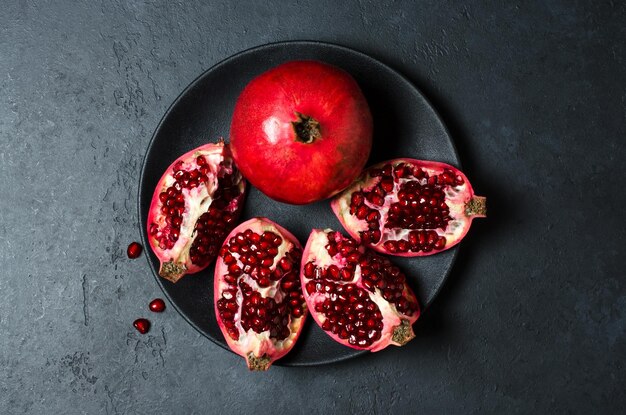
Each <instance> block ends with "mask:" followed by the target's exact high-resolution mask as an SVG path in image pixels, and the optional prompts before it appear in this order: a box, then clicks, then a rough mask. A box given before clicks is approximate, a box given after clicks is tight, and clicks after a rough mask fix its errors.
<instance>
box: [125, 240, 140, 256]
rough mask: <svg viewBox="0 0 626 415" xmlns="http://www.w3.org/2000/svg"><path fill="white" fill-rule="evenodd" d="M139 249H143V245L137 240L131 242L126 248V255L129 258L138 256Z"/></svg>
mask: <svg viewBox="0 0 626 415" xmlns="http://www.w3.org/2000/svg"><path fill="white" fill-rule="evenodd" d="M141 251H143V247H142V246H141V245H140V244H139V243H138V242H131V243H130V244H129V245H128V248H126V255H128V257H129V258H130V259H135V258H139V256H140V255H141Z"/></svg>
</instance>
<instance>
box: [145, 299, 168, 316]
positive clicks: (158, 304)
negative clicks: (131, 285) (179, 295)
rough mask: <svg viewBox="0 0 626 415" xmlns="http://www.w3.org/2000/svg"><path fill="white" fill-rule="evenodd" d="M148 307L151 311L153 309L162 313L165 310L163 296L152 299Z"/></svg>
mask: <svg viewBox="0 0 626 415" xmlns="http://www.w3.org/2000/svg"><path fill="white" fill-rule="evenodd" d="M148 308H149V309H150V311H153V312H155V313H162V312H163V311H164V310H165V301H163V300H162V299H161V298H155V299H154V300H152V301H150V304H149V305H148Z"/></svg>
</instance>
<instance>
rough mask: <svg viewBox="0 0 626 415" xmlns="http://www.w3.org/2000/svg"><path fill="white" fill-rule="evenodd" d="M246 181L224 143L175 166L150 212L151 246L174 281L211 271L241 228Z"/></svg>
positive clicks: (162, 271)
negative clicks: (230, 234)
mask: <svg viewBox="0 0 626 415" xmlns="http://www.w3.org/2000/svg"><path fill="white" fill-rule="evenodd" d="M244 192H245V181H244V180H243V179H242V177H241V174H240V173H239V171H238V170H237V168H236V167H235V165H234V164H233V160H232V158H231V155H230V150H229V148H228V146H226V145H225V144H224V142H223V141H221V142H219V143H217V144H206V145H203V146H201V147H198V148H196V149H194V150H191V151H190V152H188V153H186V154H183V155H182V156H181V157H179V158H178V159H177V160H176V161H175V162H174V163H172V164H171V165H170V166H169V167H168V168H167V170H166V171H165V173H164V174H163V176H162V177H161V180H159V183H158V184H157V186H156V189H155V191H154V196H153V197H152V203H151V205H150V211H149V213H148V241H149V242H150V247H151V248H152V251H153V252H154V253H155V254H156V256H157V257H158V258H159V260H160V261H161V267H160V270H159V274H160V275H161V276H162V277H163V278H165V279H168V280H170V281H172V282H176V281H178V280H179V279H180V278H181V277H182V276H183V275H185V274H193V273H196V272H198V271H201V270H203V269H204V268H206V267H207V266H208V265H209V264H210V263H211V262H213V260H214V259H215V257H216V256H217V253H218V251H219V249H220V246H221V244H222V242H223V241H224V237H225V236H226V235H227V234H228V232H230V231H231V229H233V228H234V227H235V223H236V220H237V218H238V217H239V213H240V212H241V208H242V205H243V201H244Z"/></svg>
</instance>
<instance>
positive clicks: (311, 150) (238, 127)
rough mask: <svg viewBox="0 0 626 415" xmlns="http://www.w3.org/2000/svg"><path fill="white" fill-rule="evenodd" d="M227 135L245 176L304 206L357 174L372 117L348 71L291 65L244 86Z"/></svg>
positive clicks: (368, 142) (301, 63) (365, 154)
mask: <svg viewBox="0 0 626 415" xmlns="http://www.w3.org/2000/svg"><path fill="white" fill-rule="evenodd" d="M230 137H231V138H230V142H231V147H232V149H233V157H234V158H235V161H236V162H237V166H239V168H240V169H241V172H242V173H243V175H244V176H245V177H246V179H248V180H249V181H250V182H251V183H252V184H253V185H254V186H255V187H257V188H258V189H259V190H261V191H262V192H263V193H265V194H266V195H267V196H269V197H271V198H272V199H275V200H278V201H281V202H286V203H292V204H305V203H311V202H314V201H317V200H321V199H325V198H328V197H331V196H333V195H334V194H336V193H338V192H339V191H341V190H342V189H344V188H345V187H346V186H348V185H349V184H350V183H352V181H353V180H354V179H355V178H356V177H357V176H358V175H359V173H360V172H361V171H362V169H363V167H364V166H365V163H366V162H367V158H368V156H369V153H370V150H371V147H372V115H371V113H370V110H369V107H368V105H367V101H366V100H365V97H364V96H363V93H362V92H361V90H360V88H359V86H358V84H357V83H356V81H355V80H354V79H353V78H352V77H351V76H350V75H349V74H348V73H346V72H344V71H343V70H341V69H339V68H336V67H334V66H331V65H328V64H325V63H321V62H315V61H292V62H287V63H284V64H282V65H279V66H277V67H275V68H273V69H270V70H269V71H267V72H264V73H263V74H261V75H259V76H258V77H256V78H255V79H253V80H252V81H251V82H250V83H249V84H248V85H247V86H246V87H245V89H244V90H243V92H242V93H241V95H240V96H239V98H238V100H237V103H236V105H235V110H234V113H233V118H232V124H231V130H230Z"/></svg>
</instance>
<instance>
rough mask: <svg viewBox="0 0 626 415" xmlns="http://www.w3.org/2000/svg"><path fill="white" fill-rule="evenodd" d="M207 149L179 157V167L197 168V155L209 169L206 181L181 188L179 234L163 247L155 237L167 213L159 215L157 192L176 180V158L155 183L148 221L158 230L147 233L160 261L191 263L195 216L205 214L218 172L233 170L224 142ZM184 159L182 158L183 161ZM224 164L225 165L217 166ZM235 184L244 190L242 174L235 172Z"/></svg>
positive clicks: (159, 202)
mask: <svg viewBox="0 0 626 415" xmlns="http://www.w3.org/2000/svg"><path fill="white" fill-rule="evenodd" d="M206 147H208V148H200V149H198V150H196V151H194V152H193V153H191V155H190V154H185V155H184V156H182V157H181V158H180V159H179V160H180V161H182V162H183V163H182V164H181V169H182V170H185V171H191V170H195V169H198V168H199V167H200V166H199V165H198V163H197V157H198V156H203V157H204V158H205V160H206V165H207V166H208V167H209V171H208V172H207V173H206V176H207V180H206V182H203V181H201V182H200V184H199V185H198V186H197V187H195V188H192V189H187V188H183V189H181V193H182V194H183V196H184V199H185V210H184V213H183V215H182V218H183V221H182V223H181V225H180V230H179V236H178V239H177V240H176V242H175V243H174V246H172V248H170V249H163V248H162V247H161V246H160V243H159V241H158V238H159V237H160V236H162V235H163V233H162V232H163V231H162V230H163V229H164V228H165V227H167V226H168V224H167V222H166V216H165V215H162V214H159V212H160V211H161V207H162V206H163V203H162V202H161V201H160V200H159V199H158V195H159V194H160V193H161V192H164V191H166V190H167V189H168V188H169V187H170V186H172V185H173V184H174V183H176V179H175V178H174V177H173V166H174V165H176V163H178V161H179V160H177V161H176V162H175V163H174V164H173V165H172V166H170V167H169V168H168V171H167V173H169V174H166V175H164V177H163V178H162V179H161V182H160V183H159V185H158V186H157V189H158V193H155V197H156V198H157V199H156V200H157V203H155V205H154V206H153V208H152V212H155V213H154V214H153V215H151V217H150V218H149V223H155V224H156V225H157V226H158V229H159V231H158V232H157V234H156V235H154V236H150V238H151V242H152V245H153V246H155V247H159V252H156V253H157V256H159V259H160V260H161V261H162V262H170V261H172V262H175V263H177V264H187V263H191V261H190V260H189V248H191V246H192V245H193V242H194V240H195V238H196V237H197V232H194V229H195V225H196V222H197V221H198V218H199V217H200V216H201V215H202V214H204V213H206V212H207V211H208V210H209V207H210V206H211V203H212V202H213V195H214V194H215V191H216V190H217V188H218V174H219V173H220V172H221V171H224V172H225V173H226V175H230V174H232V173H233V165H232V159H230V158H229V159H227V160H226V161H225V158H224V145H223V144H210V145H207V146H206ZM183 159H184V160H183ZM220 163H223V164H224V165H220ZM233 181H234V182H235V183H238V184H237V187H238V188H239V190H240V191H241V192H243V180H242V177H241V173H239V172H238V171H237V173H236V177H235V178H234V180H233ZM238 199H239V198H235V199H233V200H231V201H230V203H229V205H228V207H227V208H226V209H225V210H234V209H233V207H234V205H235V204H236V203H238ZM201 268H204V267H192V268H191V269H189V270H188V271H189V272H195V271H199V270H200V269H201Z"/></svg>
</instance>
